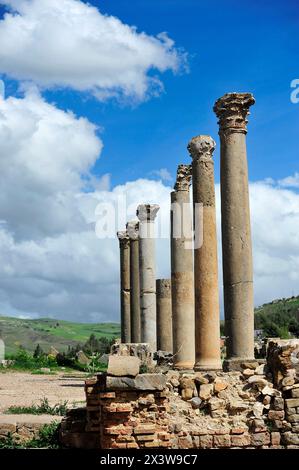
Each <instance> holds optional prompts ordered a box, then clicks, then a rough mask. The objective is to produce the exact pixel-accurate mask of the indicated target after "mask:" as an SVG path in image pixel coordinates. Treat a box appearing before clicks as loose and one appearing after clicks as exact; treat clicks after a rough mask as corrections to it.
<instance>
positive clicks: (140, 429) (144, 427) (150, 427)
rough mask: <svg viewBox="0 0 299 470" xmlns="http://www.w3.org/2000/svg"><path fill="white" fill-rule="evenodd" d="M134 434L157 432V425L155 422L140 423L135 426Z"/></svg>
mask: <svg viewBox="0 0 299 470" xmlns="http://www.w3.org/2000/svg"><path fill="white" fill-rule="evenodd" d="M133 432H134V434H155V432H156V426H155V425H154V424H140V425H139V426H136V427H135V428H134V431H133Z"/></svg>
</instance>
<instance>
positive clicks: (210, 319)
mask: <svg viewBox="0 0 299 470" xmlns="http://www.w3.org/2000/svg"><path fill="white" fill-rule="evenodd" d="M215 145H216V144H215V142H214V141H213V139H212V138H211V137H209V136H198V137H194V138H193V139H192V140H191V141H190V143H189V146H188V148H189V151H190V154H191V156H192V158H193V162H192V176H193V204H194V214H196V213H198V210H201V220H198V218H194V222H195V223H194V231H195V233H197V234H198V232H199V231H202V236H197V237H196V240H200V243H197V245H196V246H195V247H194V288H195V357H196V360H195V367H194V368H195V370H217V369H222V364H221V354H220V309H219V287H218V260H217V232H216V211H215V185H214V164H213V159H212V154H213V151H214V149H215Z"/></svg>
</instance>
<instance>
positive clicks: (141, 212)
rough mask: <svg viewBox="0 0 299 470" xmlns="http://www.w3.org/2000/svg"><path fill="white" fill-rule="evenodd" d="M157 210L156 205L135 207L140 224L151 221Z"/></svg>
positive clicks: (158, 207)
mask: <svg viewBox="0 0 299 470" xmlns="http://www.w3.org/2000/svg"><path fill="white" fill-rule="evenodd" d="M159 209H160V206H158V204H140V205H139V206H138V207H137V212H136V215H137V217H138V219H139V220H140V221H141V222H145V221H153V220H155V218H156V215H157V212H158V210H159Z"/></svg>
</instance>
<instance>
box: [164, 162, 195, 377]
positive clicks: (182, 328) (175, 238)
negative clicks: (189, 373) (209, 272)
mask: <svg viewBox="0 0 299 470" xmlns="http://www.w3.org/2000/svg"><path fill="white" fill-rule="evenodd" d="M190 184H191V165H179V166H178V173H177V180H176V184H175V186H174V189H175V190H174V191H173V192H172V193H171V224H170V225H171V234H170V242H171V296H172V333H173V354H174V358H173V360H174V367H175V368H176V369H180V370H184V369H193V366H194V360H195V332H194V284H193V250H192V248H193V245H192V215H191V205H190V194H189V188H190Z"/></svg>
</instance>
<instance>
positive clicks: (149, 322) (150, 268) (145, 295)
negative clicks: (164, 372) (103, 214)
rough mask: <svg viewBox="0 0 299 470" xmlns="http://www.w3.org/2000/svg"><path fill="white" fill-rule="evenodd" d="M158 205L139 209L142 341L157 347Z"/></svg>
mask: <svg viewBox="0 0 299 470" xmlns="http://www.w3.org/2000/svg"><path fill="white" fill-rule="evenodd" d="M158 210H159V206H158V205H157V204H141V205H139V206H138V208H137V217H138V219H139V270H140V307H141V341H142V342H143V343H149V344H150V345H151V347H152V349H153V351H155V350H156V346H157V328H156V323H157V319H156V317H157V307H156V260H155V225H154V222H155V218H156V215H157V212H158Z"/></svg>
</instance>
